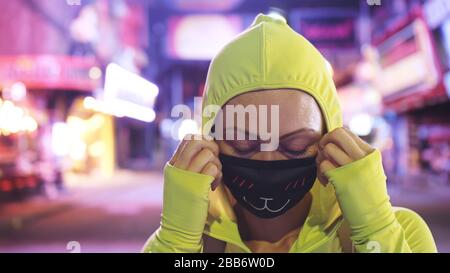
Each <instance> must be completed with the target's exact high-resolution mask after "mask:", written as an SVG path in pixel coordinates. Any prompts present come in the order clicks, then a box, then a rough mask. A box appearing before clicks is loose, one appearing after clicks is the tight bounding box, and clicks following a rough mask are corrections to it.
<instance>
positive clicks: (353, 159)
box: [144, 15, 436, 252]
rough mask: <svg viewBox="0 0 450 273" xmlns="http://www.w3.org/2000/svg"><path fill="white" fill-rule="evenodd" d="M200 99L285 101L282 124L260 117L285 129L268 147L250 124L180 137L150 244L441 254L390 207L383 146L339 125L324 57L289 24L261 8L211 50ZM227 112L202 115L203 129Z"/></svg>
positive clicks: (186, 248)
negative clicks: (213, 53)
mask: <svg viewBox="0 0 450 273" xmlns="http://www.w3.org/2000/svg"><path fill="white" fill-rule="evenodd" d="M355 103H358V102H355ZM203 104H204V105H203V106H204V109H207V108H208V106H210V105H217V106H219V107H221V108H222V109H223V110H224V113H226V111H227V109H228V108H227V107H226V106H237V105H241V106H244V107H246V106H252V105H254V106H256V107H261V106H263V105H271V106H272V105H278V106H279V117H278V121H279V122H276V123H273V122H272V121H271V120H267V121H265V120H264V118H263V117H262V116H261V115H259V116H258V121H257V122H258V124H259V126H266V127H267V126H268V127H271V126H272V127H273V126H274V125H276V126H278V132H279V138H278V142H277V144H278V145H277V146H276V149H267V150H263V149H261V147H262V145H263V144H265V143H266V144H267V140H265V141H263V140H261V136H260V135H258V134H260V133H261V132H259V131H255V130H254V129H255V128H254V126H253V127H252V126H251V124H250V123H251V121H250V122H244V123H241V124H238V125H237V126H234V127H231V128H230V127H227V126H220V128H221V129H220V130H222V129H223V130H224V131H227V130H231V134H230V135H233V136H236V135H237V134H238V133H239V132H244V133H245V134H247V138H245V139H246V140H237V139H236V138H231V139H228V138H225V140H221V139H218V138H216V139H214V140H211V139H208V138H206V137H205V138H204V139H201V140H189V139H185V140H184V141H182V143H181V144H180V145H179V147H178V149H177V151H176V152H175V154H174V156H173V158H172V159H171V160H170V161H169V162H168V164H167V165H166V168H165V170H164V179H165V181H164V183H165V184H164V204H163V213H162V218H161V226H160V228H159V229H158V230H157V231H156V232H155V233H154V234H153V235H152V236H151V237H150V239H149V240H148V242H147V244H146V246H145V247H144V251H145V252H436V247H435V243H434V240H433V237H432V235H431V233H430V230H429V229H428V227H427V225H426V224H425V222H424V221H423V220H422V219H421V218H420V216H419V215H417V214H416V213H414V212H413V211H411V210H407V209H403V208H395V207H392V206H391V204H390V202H389V196H388V194H387V191H386V177H385V175H384V172H383V168H382V164H381V155H380V152H379V151H377V150H376V149H374V148H372V147H371V146H370V145H368V144H367V143H365V142H364V141H362V140H361V139H360V138H359V137H357V136H356V135H354V134H353V133H351V132H350V131H348V130H346V129H344V128H342V117H341V115H342V114H341V110H340V108H339V103H338V100H337V94H336V90H335V86H334V84H333V81H332V78H331V75H330V73H329V71H328V70H327V67H326V62H325V60H324V58H323V57H322V56H321V55H320V53H319V52H318V51H317V50H316V49H315V48H314V47H313V46H312V45H311V44H310V43H309V42H308V41H307V40H306V39H304V38H303V37H302V36H300V35H299V34H297V33H295V32H294V31H293V30H292V29H291V28H289V26H288V25H287V24H286V22H285V21H283V20H280V19H275V18H272V17H269V16H265V15H258V17H257V18H256V19H255V21H254V23H253V24H252V26H251V27H250V28H249V29H248V30H246V31H245V32H244V33H242V34H241V35H239V36H238V37H237V38H236V39H234V40H233V41H232V42H231V43H229V44H228V45H227V46H226V47H225V48H224V49H223V50H222V51H221V52H220V53H219V54H218V55H217V56H216V57H215V58H214V60H213V62H212V64H211V67H210V70H209V72H208V78H207V85H206V89H205V94H204V98H203ZM258 113H259V112H258ZM223 116H227V115H226V114H225V115H223ZM233 118H234V117H233ZM271 118H272V117H271ZM220 120H222V119H220V118H218V116H216V115H214V113H213V115H211V116H207V115H206V116H204V118H203V129H204V130H203V132H206V133H207V134H210V135H216V134H217V131H218V129H217V127H214V129H215V130H212V128H213V125H214V124H216V125H217V124H218V121H220ZM213 131H214V132H213ZM225 135H226V134H225ZM250 135H252V136H256V137H254V138H251V139H252V140H249V139H250V137H249V136H250Z"/></svg>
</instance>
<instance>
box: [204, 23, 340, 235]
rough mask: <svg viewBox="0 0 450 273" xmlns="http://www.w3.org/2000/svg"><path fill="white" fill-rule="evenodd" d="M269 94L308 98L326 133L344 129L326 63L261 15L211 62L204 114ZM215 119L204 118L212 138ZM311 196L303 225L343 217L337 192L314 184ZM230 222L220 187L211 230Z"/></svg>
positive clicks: (309, 46)
mask: <svg viewBox="0 0 450 273" xmlns="http://www.w3.org/2000/svg"><path fill="white" fill-rule="evenodd" d="M267 89H297V90H301V91H303V92H306V93H308V94H309V95H311V96H312V97H314V99H315V100H316V102H317V103H318V105H319V107H320V109H321V111H322V115H323V118H324V121H325V124H326V131H327V132H329V131H331V130H333V129H335V128H337V127H341V126H342V112H341V109H340V105H339V102H338V97H337V92H336V87H335V85H334V82H333V79H332V76H331V73H330V71H329V69H328V68H327V62H326V60H325V58H324V57H323V56H322V55H321V54H320V52H319V51H318V50H317V49H316V48H315V47H314V46H313V45H312V44H311V43H310V42H309V41H307V40H306V39H305V38H304V37H303V36H302V35H300V34H298V33H296V32H295V31H294V30H293V29H291V28H290V27H289V26H288V24H287V23H286V21H284V20H282V19H278V18H273V17H270V16H267V15H263V14H259V15H258V16H257V17H256V19H255V20H254V22H253V24H252V25H251V26H250V27H249V28H248V29H247V30H245V31H244V32H243V33H241V34H240V35H238V36H237V37H236V38H235V39H234V40H232V41H231V42H230V43H228V44H227V45H226V46H225V47H224V48H223V49H222V50H221V51H220V52H219V53H218V54H217V56H215V58H214V59H213V60H212V62H211V65H210V68H209V71H208V76H207V80H206V85H205V91H204V95H203V109H205V107H207V106H208V105H218V106H219V107H222V106H224V105H225V104H226V103H227V102H228V101H229V100H230V99H232V98H233V97H236V96H238V95H241V94H243V93H246V92H250V91H255V90H267ZM280 92H283V91H280ZM214 118H215V116H214V113H212V114H211V116H209V117H208V116H203V120H202V128H203V132H204V133H209V131H210V130H211V127H212V125H213V122H214ZM311 192H312V194H313V205H312V207H311V211H310V214H309V216H308V220H307V221H308V222H307V223H305V224H308V225H316V226H320V227H321V228H322V229H326V228H327V226H328V225H330V224H331V223H332V222H334V221H335V220H336V219H337V218H338V217H339V216H340V210H339V207H338V205H337V202H336V198H335V194H334V190H333V187H332V186H331V185H328V186H326V187H324V186H322V185H321V184H320V183H319V182H318V180H316V182H315V185H314V187H313V189H312V190H311ZM226 220H231V221H235V220H236V219H235V215H234V212H233V210H232V208H231V204H230V201H229V199H228V198H227V194H226V192H225V189H224V187H223V186H220V187H219V188H218V189H217V190H216V191H213V192H211V195H210V210H209V219H208V221H209V225H210V228H211V225H213V222H215V221H218V223H219V224H220V222H221V221H226ZM218 230H220V228H218ZM211 232H214V231H213V230H211Z"/></svg>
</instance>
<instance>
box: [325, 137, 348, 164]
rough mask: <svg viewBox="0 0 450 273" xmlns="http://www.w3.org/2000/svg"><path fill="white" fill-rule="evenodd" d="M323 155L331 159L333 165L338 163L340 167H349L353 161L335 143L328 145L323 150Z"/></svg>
mask: <svg viewBox="0 0 450 273" xmlns="http://www.w3.org/2000/svg"><path fill="white" fill-rule="evenodd" d="M323 154H324V155H325V156H326V157H327V158H328V159H331V161H332V162H333V163H336V164H337V165H338V167H340V166H344V165H347V164H349V163H351V162H353V160H352V159H351V158H350V157H349V156H348V155H347V154H346V153H344V151H342V150H341V148H339V147H338V146H336V144H334V143H331V142H330V143H328V144H327V145H325V147H324V148H323Z"/></svg>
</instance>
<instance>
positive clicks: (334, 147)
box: [316, 127, 375, 185]
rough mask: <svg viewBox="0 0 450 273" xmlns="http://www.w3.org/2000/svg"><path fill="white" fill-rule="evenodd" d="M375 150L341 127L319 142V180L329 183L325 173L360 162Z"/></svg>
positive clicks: (324, 183)
mask: <svg viewBox="0 0 450 273" xmlns="http://www.w3.org/2000/svg"><path fill="white" fill-rule="evenodd" d="M374 150H375V149H374V148H373V147H372V146H370V145H369V144H367V143H366V142H365V141H363V140H362V139H361V138H359V137H358V136H357V135H355V134H353V133H352V132H350V130H348V129H346V128H343V127H340V128H336V129H334V130H333V131H331V132H329V133H327V134H326V135H324V136H323V137H322V139H321V140H320V142H319V151H318V154H317V159H316V161H317V168H318V179H319V181H320V182H321V183H322V184H323V185H326V184H327V183H328V179H327V178H326V176H325V175H324V174H325V172H327V171H329V170H332V169H335V168H338V167H341V166H344V165H347V164H349V163H352V162H353V161H356V160H359V159H361V158H363V157H365V156H367V155H368V154H370V153H371V152H373V151H374Z"/></svg>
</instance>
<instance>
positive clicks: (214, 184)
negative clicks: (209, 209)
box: [211, 172, 223, 191]
mask: <svg viewBox="0 0 450 273" xmlns="http://www.w3.org/2000/svg"><path fill="white" fill-rule="evenodd" d="M222 176H223V174H222V172H219V175H218V176H217V178H216V179H214V181H213V182H212V184H211V190H212V191H215V190H216V189H217V187H218V186H219V184H220V183H222Z"/></svg>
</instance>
